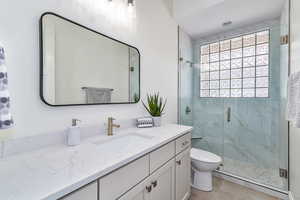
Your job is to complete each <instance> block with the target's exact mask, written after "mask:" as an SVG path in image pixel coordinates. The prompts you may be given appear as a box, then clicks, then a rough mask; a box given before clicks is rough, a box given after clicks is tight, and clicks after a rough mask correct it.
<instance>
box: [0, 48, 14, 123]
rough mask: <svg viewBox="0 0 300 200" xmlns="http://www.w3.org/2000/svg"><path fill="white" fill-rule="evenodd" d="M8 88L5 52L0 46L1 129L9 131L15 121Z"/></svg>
mask: <svg viewBox="0 0 300 200" xmlns="http://www.w3.org/2000/svg"><path fill="white" fill-rule="evenodd" d="M7 86H8V81H7V71H6V65H5V52H4V48H3V47H2V46H1V44H0V129H7V128H10V127H11V126H13V119H12V116H11V114H10V96H9V92H8V87H7Z"/></svg>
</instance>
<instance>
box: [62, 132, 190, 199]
mask: <svg viewBox="0 0 300 200" xmlns="http://www.w3.org/2000/svg"><path fill="white" fill-rule="evenodd" d="M190 145H191V134H190V133H187V134H185V135H183V136H181V137H179V138H177V139H174V140H173V141H170V142H169V143H167V144H165V145H163V146H161V147H159V148H157V149H156V150H154V151H152V152H150V153H148V154H146V155H144V156H142V157H140V158H138V159H136V160H135V161H132V162H131V163H129V164H127V165H125V166H122V167H121V168H119V169H117V170H115V171H113V172H111V173H110V174H108V175H106V176H104V177H102V178H100V179H99V180H97V181H96V182H94V183H91V184H89V185H87V186H85V187H83V188H82V189H79V190H77V191H75V192H73V193H71V194H70V195H68V196H66V197H64V198H62V200H188V199H189V197H190V193H191V190H190V173H191V159H190V149H191V146H190Z"/></svg>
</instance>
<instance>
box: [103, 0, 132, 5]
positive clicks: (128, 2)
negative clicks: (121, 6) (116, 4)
mask: <svg viewBox="0 0 300 200" xmlns="http://www.w3.org/2000/svg"><path fill="white" fill-rule="evenodd" d="M107 1H108V2H112V1H113V0H107ZM127 4H128V6H134V0H127Z"/></svg>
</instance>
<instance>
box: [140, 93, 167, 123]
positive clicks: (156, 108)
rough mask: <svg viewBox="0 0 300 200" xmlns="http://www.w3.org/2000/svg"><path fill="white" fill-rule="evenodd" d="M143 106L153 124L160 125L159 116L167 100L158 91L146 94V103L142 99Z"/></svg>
mask: <svg viewBox="0 0 300 200" xmlns="http://www.w3.org/2000/svg"><path fill="white" fill-rule="evenodd" d="M142 103H143V105H144V107H145V108H146V110H147V111H148V112H149V114H150V115H151V116H152V118H153V122H154V126H156V127H158V126H161V116H162V115H163V114H164V113H163V111H164V110H165V107H166V103H167V100H165V101H164V99H163V98H162V97H160V96H159V93H155V94H153V95H152V94H150V95H149V94H148V95H147V105H146V104H145V103H144V102H143V101H142Z"/></svg>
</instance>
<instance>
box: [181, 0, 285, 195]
mask: <svg viewBox="0 0 300 200" xmlns="http://www.w3.org/2000/svg"><path fill="white" fill-rule="evenodd" d="M233 23H234V22H233ZM288 35H289V2H288V0H287V1H286V3H285V4H284V5H283V7H282V10H281V14H280V16H279V15H278V16H277V17H274V18H272V19H264V20H263V21H259V22H257V21H256V22H252V23H249V25H247V26H242V27H239V28H234V29H232V30H226V31H224V32H220V31H219V32H216V33H212V34H208V35H206V36H202V37H200V38H197V39H194V40H191V39H190V38H189V37H188V36H187V35H186V34H185V33H184V32H183V31H181V30H179V55H180V58H181V59H180V61H179V123H180V124H184V125H192V126H193V127H194V130H193V138H195V139H194V140H193V147H195V148H200V149H204V150H207V151H210V152H213V153H215V154H217V155H219V156H221V157H222V158H223V165H222V166H221V167H220V169H219V173H223V174H227V175H231V176H234V177H238V178H240V179H244V180H248V181H251V182H254V183H256V184H259V185H263V186H265V187H268V188H271V189H273V190H278V191H288V122H287V121H286V120H285V103H286V88H287V79H288V68H289V44H288V39H287V38H288Z"/></svg>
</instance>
